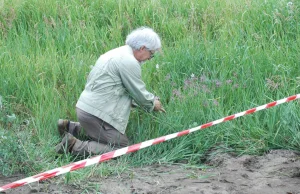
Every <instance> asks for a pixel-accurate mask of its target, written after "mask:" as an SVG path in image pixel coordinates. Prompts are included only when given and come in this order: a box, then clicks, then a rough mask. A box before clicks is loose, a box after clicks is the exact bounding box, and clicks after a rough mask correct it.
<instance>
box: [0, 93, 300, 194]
mask: <svg viewBox="0 0 300 194" xmlns="http://www.w3.org/2000/svg"><path fill="white" fill-rule="evenodd" d="M298 98H300V94H297V95H294V96H290V97H287V98H284V99H281V100H278V101H274V102H271V103H268V104H265V105H262V106H259V107H256V108H252V109H249V110H247V111H244V112H240V113H237V114H233V115H230V116H227V117H224V118H222V119H219V120H216V121H212V122H209V123H206V124H204V125H201V126H198V127H194V128H191V129H187V130H184V131H180V132H177V133H173V134H169V135H166V136H162V137H158V138H156V139H151V140H148V141H144V142H142V143H138V144H134V145H131V146H128V147H124V148H121V149H118V150H114V151H111V152H107V153H105V154H102V155H99V156H95V157H92V158H88V159H85V160H81V161H78V162H74V163H71V164H69V165H66V166H63V167H59V168H55V169H53V170H49V171H46V172H43V173H40V174H38V175H34V176H31V177H28V178H25V179H22V180H18V181H15V182H13V183H10V184H7V185H4V186H2V187H0V192H1V191H4V190H7V189H11V188H16V187H20V186H23V185H26V184H29V183H33V182H37V181H42V180H45V179H48V178H52V177H55V176H58V175H61V174H65V173H67V172H70V171H74V170H77V169H80V168H85V167H87V166H90V165H93V164H97V163H101V162H104V161H106V160H110V159H112V158H116V157H118V156H122V155H125V154H128V153H131V152H135V151H138V150H140V149H143V148H146V147H149V146H152V145H155V144H159V143H162V142H164V141H167V140H170V139H173V138H176V137H180V136H183V135H187V134H189V133H192V132H195V131H198V130H201V129H204V128H207V127H210V126H213V125H217V124H219V123H222V122H226V121H230V120H232V119H235V118H238V117H241V116H244V115H247V114H252V113H254V112H257V111H260V110H263V109H267V108H271V107H274V106H277V105H279V104H283V103H285V102H289V101H292V100H296V99H298Z"/></svg>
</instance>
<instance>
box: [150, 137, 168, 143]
mask: <svg viewBox="0 0 300 194" xmlns="http://www.w3.org/2000/svg"><path fill="white" fill-rule="evenodd" d="M165 139H166V137H165V136H163V137H159V138H156V139H154V141H153V143H152V144H153V145H155V144H158V143H161V142H164V141H165Z"/></svg>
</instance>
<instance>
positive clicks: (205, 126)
mask: <svg viewBox="0 0 300 194" xmlns="http://www.w3.org/2000/svg"><path fill="white" fill-rule="evenodd" d="M212 125H213V122H210V123H206V124H204V125H201V127H200V128H201V129H204V128H207V127H210V126H212Z"/></svg>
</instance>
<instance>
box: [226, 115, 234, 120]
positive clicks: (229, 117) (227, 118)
mask: <svg viewBox="0 0 300 194" xmlns="http://www.w3.org/2000/svg"><path fill="white" fill-rule="evenodd" d="M234 117H235V115H230V116H228V117H225V118H224V121H229V120H232V119H234Z"/></svg>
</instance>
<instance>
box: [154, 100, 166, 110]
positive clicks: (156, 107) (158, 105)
mask: <svg viewBox="0 0 300 194" xmlns="http://www.w3.org/2000/svg"><path fill="white" fill-rule="evenodd" d="M154 111H159V112H163V113H165V112H166V110H165V109H164V108H163V106H162V104H161V102H160V101H159V98H156V99H155V100H154Z"/></svg>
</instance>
